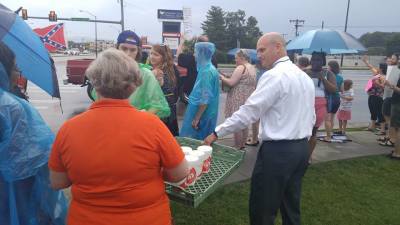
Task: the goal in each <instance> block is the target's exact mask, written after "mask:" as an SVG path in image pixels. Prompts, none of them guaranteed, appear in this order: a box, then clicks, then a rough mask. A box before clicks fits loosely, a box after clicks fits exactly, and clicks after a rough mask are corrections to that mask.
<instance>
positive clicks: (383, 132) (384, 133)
mask: <svg viewBox="0 0 400 225" xmlns="http://www.w3.org/2000/svg"><path fill="white" fill-rule="evenodd" d="M375 134H376V135H378V136H381V135H386V132H385V131H379V132H376V133H375Z"/></svg>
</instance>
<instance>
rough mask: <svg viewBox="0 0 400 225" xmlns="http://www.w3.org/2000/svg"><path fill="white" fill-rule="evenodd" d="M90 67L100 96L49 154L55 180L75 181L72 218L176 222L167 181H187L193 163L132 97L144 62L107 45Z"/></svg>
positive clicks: (119, 224) (121, 224)
mask: <svg viewBox="0 0 400 225" xmlns="http://www.w3.org/2000/svg"><path fill="white" fill-rule="evenodd" d="M86 73H87V76H88V78H89V80H90V81H91V82H92V84H93V86H94V88H95V90H96V92H97V94H98V96H99V99H98V100H97V101H96V102H94V103H93V104H92V105H91V107H90V108H89V110H88V111H86V112H84V113H82V114H80V115H78V116H76V117H74V118H72V119H70V120H69V121H67V122H66V123H65V124H64V125H63V126H62V127H61V129H60V130H59V132H58V134H57V137H56V140H55V142H54V145H53V149H52V152H51V155H50V160H49V167H50V170H51V171H50V179H51V183H52V187H53V188H55V189H61V188H66V187H69V186H71V191H72V202H71V206H70V209H69V214H68V219H67V221H68V224H69V225H74V224H79V225H81V224H96V225H101V224H113V225H125V224H126V225H128V224H129V225H132V224H138V225H142V224H143V225H164V224H171V213H170V209H169V201H168V197H167V195H166V193H165V186H164V180H166V181H170V182H177V181H179V180H182V179H183V178H184V177H185V176H186V174H187V162H186V160H185V159H184V154H183V153H182V150H181V148H180V146H179V145H178V143H177V142H176V140H175V139H174V137H173V136H172V135H171V133H170V132H169V130H168V128H167V127H166V126H165V125H164V124H163V123H162V122H161V121H160V120H159V119H158V117H157V116H155V115H152V114H150V113H147V112H141V111H138V110H136V109H135V108H134V107H133V106H131V105H130V104H129V101H128V97H129V96H130V95H131V94H132V93H133V92H134V91H135V89H136V87H137V86H139V85H140V83H141V78H140V72H139V67H138V65H137V64H136V62H134V60H133V59H131V58H129V57H128V56H127V55H125V54H124V53H123V52H121V51H118V50H115V49H109V50H107V51H105V52H104V53H103V54H102V55H101V56H100V57H99V58H97V59H96V60H95V61H94V62H92V64H91V65H90V66H89V68H88V69H87V71H86Z"/></svg>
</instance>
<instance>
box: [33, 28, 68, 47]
mask: <svg viewBox="0 0 400 225" xmlns="http://www.w3.org/2000/svg"><path fill="white" fill-rule="evenodd" d="M33 31H35V32H36V33H37V34H38V35H39V37H40V39H41V40H42V41H43V43H44V46H45V47H46V48H47V50H48V51H49V52H55V51H56V50H65V49H67V46H66V45H65V38H64V24H63V23H58V24H53V25H50V26H47V27H45V28H36V29H33Z"/></svg>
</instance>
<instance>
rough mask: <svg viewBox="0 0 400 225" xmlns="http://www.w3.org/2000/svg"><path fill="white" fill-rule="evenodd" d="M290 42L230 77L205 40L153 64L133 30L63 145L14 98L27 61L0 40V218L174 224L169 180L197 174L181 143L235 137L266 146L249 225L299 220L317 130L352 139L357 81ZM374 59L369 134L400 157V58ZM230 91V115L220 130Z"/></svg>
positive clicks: (243, 57)
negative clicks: (180, 106)
mask: <svg viewBox="0 0 400 225" xmlns="http://www.w3.org/2000/svg"><path fill="white" fill-rule="evenodd" d="M285 45H286V43H285V40H284V39H283V37H282V36H281V35H280V34H278V33H267V34H264V35H263V36H262V37H261V38H260V39H259V40H258V42H257V56H258V60H259V62H258V64H256V65H252V64H251V63H250V61H251V60H250V56H249V53H248V52H247V51H246V50H239V51H238V52H237V53H236V55H235V62H236V68H235V69H234V71H233V73H232V74H229V75H228V74H224V73H221V72H220V71H218V70H217V68H216V64H215V59H214V57H213V55H214V53H215V51H216V47H215V45H214V44H213V43H211V42H210V41H209V40H208V38H207V37H206V36H200V37H199V38H197V39H196V43H195V44H194V46H193V51H187V50H186V51H185V50H184V49H183V45H181V46H180V48H179V49H178V51H177V57H176V59H174V56H173V53H172V51H171V49H170V48H169V47H168V46H167V45H163V44H157V45H154V46H153V47H152V49H151V51H150V54H149V58H148V60H147V61H148V62H149V64H142V63H139V62H140V61H141V59H142V49H141V41H140V38H139V36H138V35H137V34H136V33H135V32H133V31H129V30H127V31H123V32H122V33H120V34H119V36H118V38H117V46H116V48H115V49H113V48H112V49H108V50H106V51H104V52H103V53H101V54H100V56H99V57H98V58H97V59H95V60H94V61H93V62H92V63H91V64H90V66H89V68H88V69H87V71H86V76H87V78H88V79H89V80H90V82H91V84H92V85H93V87H94V89H93V91H92V93H91V95H92V97H93V98H94V99H96V101H95V102H94V103H93V104H92V105H91V106H90V108H89V109H88V110H87V111H85V112H83V113H81V114H79V115H76V116H74V117H73V118H71V119H70V120H68V121H66V122H65V123H64V124H63V125H62V127H61V128H60V129H59V131H58V133H57V135H56V138H55V139H54V135H53V134H52V132H51V131H50V129H49V128H48V126H47V125H46V124H45V122H44V121H43V120H42V118H41V116H40V115H39V113H38V112H37V111H36V109H34V107H32V106H31V105H30V104H29V103H28V102H27V101H25V100H23V99H22V98H20V97H17V96H16V95H15V93H14V94H13V91H12V90H13V87H14V86H15V76H16V74H18V68H17V66H16V59H15V56H14V55H13V53H12V52H11V50H10V49H8V47H7V46H6V45H4V44H2V43H0V104H1V106H2V107H1V108H0V125H1V128H2V130H1V133H0V134H1V139H0V154H1V158H0V160H1V161H0V170H1V173H0V203H1V204H0V216H1V218H5V221H6V222H5V224H12V225H19V224H28V223H25V222H24V221H27V220H30V221H32V220H37V221H38V222H36V223H34V224H47V223H45V222H43V221H47V222H49V223H52V224H65V221H68V224H116V225H118V224H131V221H135V224H146V225H151V224H154V225H156V224H157V225H158V224H163V225H164V224H171V223H172V222H171V221H172V218H171V212H170V208H169V200H168V197H167V195H166V193H165V186H164V181H169V182H177V181H180V180H182V179H184V178H185V177H186V176H187V174H188V172H189V171H188V163H187V162H186V159H185V157H184V154H183V152H182V150H181V148H180V146H179V144H178V143H177V141H176V140H175V138H174V136H181V137H189V138H194V139H198V140H203V141H204V143H205V144H208V145H211V144H212V143H213V142H215V141H216V140H217V139H218V138H221V137H224V136H226V135H228V134H234V147H236V148H237V149H241V150H243V149H245V146H246V145H249V146H257V145H259V144H260V143H261V146H260V149H259V153H258V156H257V161H256V164H255V167H254V171H253V174H252V178H251V191H250V201H249V216H250V224H252V225H256V224H257V225H258V224H274V221H275V218H276V216H277V212H278V210H280V212H281V216H282V220H283V224H300V199H301V183H302V177H303V175H304V174H305V172H306V169H307V167H308V165H309V163H311V160H312V153H313V150H314V149H315V146H316V143H317V131H318V129H319V128H320V126H321V125H322V124H323V123H325V129H326V136H325V137H324V138H323V139H322V140H323V141H326V142H331V140H332V135H345V134H346V128H347V124H348V121H349V120H351V108H352V101H353V99H354V91H353V89H352V87H353V81H352V80H348V79H344V78H343V76H342V75H341V70H340V66H339V64H338V63H337V62H336V61H329V62H328V63H326V55H325V53H321V52H314V53H313V54H312V56H311V59H310V60H309V59H308V58H307V57H299V58H298V59H297V63H296V64H294V63H293V62H292V61H291V60H290V59H289V57H288V56H287V52H286V49H285ZM175 61H177V64H178V65H179V66H182V67H185V68H186V69H187V72H188V76H190V78H189V79H195V82H194V83H193V86H190V87H184V88H185V89H187V90H190V95H189V98H188V104H187V107H186V112H185V114H184V118H183V121H182V124H181V126H180V129H179V124H178V119H177V102H178V99H179V98H180V97H181V96H180V95H179V87H180V86H182V78H181V77H180V74H179V70H178V68H177V66H176V64H175ZM364 61H365V63H366V64H367V65H368V66H369V67H370V69H371V71H372V72H373V77H372V78H371V81H370V82H369V84H368V85H367V86H368V87H366V91H367V93H368V95H369V99H368V104H369V108H370V111H371V124H370V126H369V128H368V129H369V130H371V131H375V130H376V129H377V127H378V124H380V127H381V129H380V130H379V134H380V135H385V136H383V137H382V138H380V141H381V144H382V145H386V146H395V147H396V148H395V150H394V151H393V152H392V154H391V157H392V158H394V159H400V79H399V74H400V69H398V68H397V65H398V56H397V55H393V56H392V57H391V58H390V59H388V62H387V64H381V65H380V66H379V68H375V67H374V66H372V65H371V64H369V62H368V61H367V60H366V58H365V59H364ZM326 64H327V67H326V68H325V66H326ZM221 86H222V87H223V88H222V90H224V91H225V92H227V100H226V105H225V117H226V120H225V121H224V122H223V123H222V124H220V125H218V126H217V118H218V111H219V108H220V103H219V98H220V90H221ZM390 107H391V108H390ZM336 114H337V120H338V123H339V130H338V131H336V132H334V131H333V127H334V121H335V120H336V119H335V115H336ZM250 127H251V130H252V135H249V128H250ZM3 128H4V129H3ZM28 128H29V129H28ZM387 129H388V131H387ZM259 131H260V132H259ZM50 185H51V187H52V188H53V189H54V190H51V189H49V188H48V187H49V186H50ZM68 187H71V193H72V199H71V203H70V205H69V209H68V216H67V219H66V214H67V205H66V201H65V198H64V196H63V193H62V192H60V191H57V190H60V189H64V188H68ZM9 196H12V197H9ZM32 196H34V197H32ZM43 196H46V198H43ZM41 197H42V198H41ZM44 200H46V201H47V202H46V203H43V202H42V201H44ZM56 206H57V210H58V211H57V212H54V210H55V208H56ZM28 212H29V213H28ZM39 214H40V215H41V217H39V216H37V215H39ZM154 215H157V216H154ZM43 218H45V219H43ZM29 224H30V223H29Z"/></svg>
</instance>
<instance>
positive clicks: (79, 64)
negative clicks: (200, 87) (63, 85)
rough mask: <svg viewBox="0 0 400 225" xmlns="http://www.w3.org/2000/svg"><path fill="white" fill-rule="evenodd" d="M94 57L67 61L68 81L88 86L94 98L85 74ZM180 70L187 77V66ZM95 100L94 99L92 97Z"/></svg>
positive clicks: (184, 97) (184, 98) (182, 99)
mask: <svg viewBox="0 0 400 225" xmlns="http://www.w3.org/2000/svg"><path fill="white" fill-rule="evenodd" d="M93 60H94V59H71V60H68V61H67V77H68V79H67V83H71V84H77V85H81V86H82V87H84V86H87V93H88V96H89V98H91V99H92V96H91V94H90V93H91V91H92V89H93V87H92V85H91V84H90V83H89V80H88V79H87V78H86V76H85V72H86V69H87V68H88V67H89V64H90V63H91V62H92V61H93ZM177 67H178V70H179V74H180V76H181V77H185V76H186V75H187V70H186V68H183V67H180V66H177ZM178 88H179V95H180V96H181V101H183V102H185V103H187V100H188V99H187V95H186V94H184V93H183V88H182V87H178ZM92 100H94V99H92Z"/></svg>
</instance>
